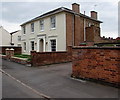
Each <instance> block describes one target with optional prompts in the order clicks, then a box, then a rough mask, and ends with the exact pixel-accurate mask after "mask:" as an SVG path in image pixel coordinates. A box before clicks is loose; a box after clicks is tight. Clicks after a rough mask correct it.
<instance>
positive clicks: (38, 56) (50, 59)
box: [31, 47, 72, 66]
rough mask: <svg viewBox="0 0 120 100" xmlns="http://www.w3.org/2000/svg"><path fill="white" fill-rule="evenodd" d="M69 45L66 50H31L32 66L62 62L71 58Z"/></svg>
mask: <svg viewBox="0 0 120 100" xmlns="http://www.w3.org/2000/svg"><path fill="white" fill-rule="evenodd" d="M71 50H72V49H71V47H68V51H67V52H36V51H31V64H32V66H41V65H47V64H55V63H63V62H69V61H71V60H72V53H71Z"/></svg>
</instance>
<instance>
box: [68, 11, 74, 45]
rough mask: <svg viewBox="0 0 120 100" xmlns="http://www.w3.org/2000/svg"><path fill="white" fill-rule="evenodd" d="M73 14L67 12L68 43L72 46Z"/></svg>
mask: <svg viewBox="0 0 120 100" xmlns="http://www.w3.org/2000/svg"><path fill="white" fill-rule="evenodd" d="M72 18H73V15H72V14H70V13H66V44H67V46H72V44H73V34H72V33H73V19H72Z"/></svg>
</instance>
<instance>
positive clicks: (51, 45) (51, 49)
mask: <svg viewBox="0 0 120 100" xmlns="http://www.w3.org/2000/svg"><path fill="white" fill-rule="evenodd" d="M53 40H55V51H52V44H51V43H52V42H51V41H53ZM50 49H51V52H56V51H57V40H56V39H50Z"/></svg>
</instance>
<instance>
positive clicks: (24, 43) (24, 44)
mask: <svg viewBox="0 0 120 100" xmlns="http://www.w3.org/2000/svg"><path fill="white" fill-rule="evenodd" d="M23 46H24V47H23V48H24V50H25V51H26V42H23Z"/></svg>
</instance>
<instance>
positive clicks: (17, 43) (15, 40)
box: [12, 30, 21, 46]
mask: <svg viewBox="0 0 120 100" xmlns="http://www.w3.org/2000/svg"><path fill="white" fill-rule="evenodd" d="M19 36H21V30H18V32H16V33H14V34H13V35H12V43H14V46H20V45H21V41H20V40H19Z"/></svg>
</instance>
